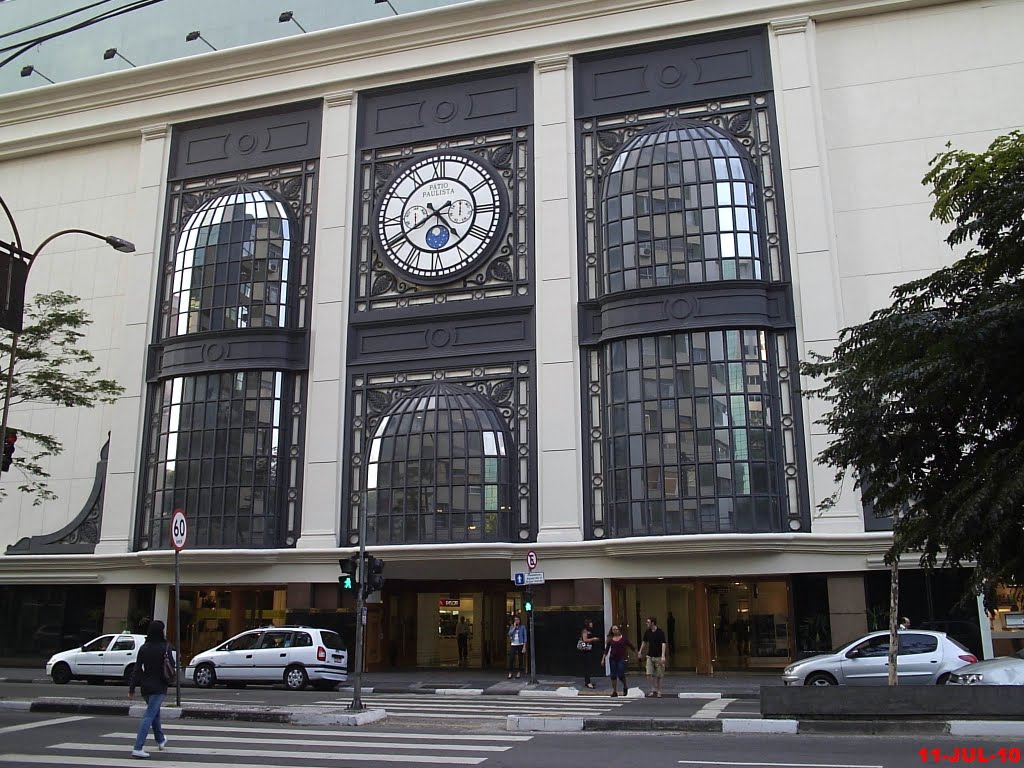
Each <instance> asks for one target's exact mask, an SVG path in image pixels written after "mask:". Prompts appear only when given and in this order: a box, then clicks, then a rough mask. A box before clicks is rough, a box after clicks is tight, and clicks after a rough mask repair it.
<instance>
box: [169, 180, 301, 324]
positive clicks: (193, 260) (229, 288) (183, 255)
mask: <svg viewBox="0 0 1024 768" xmlns="http://www.w3.org/2000/svg"><path fill="white" fill-rule="evenodd" d="M296 231H297V230H296V227H295V225H294V224H293V222H292V218H291V214H290V212H289V209H288V206H287V205H286V204H285V203H284V201H282V200H280V199H279V198H278V197H277V196H276V195H275V194H274V193H273V192H271V191H270V190H266V189H260V188H257V187H252V186H248V185H239V186H237V187H235V188H233V189H231V190H228V191H226V192H224V193H223V194H221V195H218V196H217V197H215V198H213V199H212V200H208V201H207V202H206V203H204V204H203V205H202V206H200V207H199V208H198V209H197V210H196V211H195V212H194V213H193V214H192V215H191V216H190V217H189V218H188V220H187V221H186V222H185V225H184V226H183V227H182V230H181V234H180V235H179V237H178V246H177V249H176V251H175V254H174V271H173V272H172V273H171V275H170V277H169V285H168V286H167V290H166V292H165V295H167V296H168V298H169V300H170V312H169V314H168V317H167V320H166V326H165V328H164V336H165V337H172V336H181V335H185V334H189V333H199V332H203V331H222V330H233V329H236V328H268V327H275V328H281V327H285V325H286V323H287V321H288V317H287V311H286V310H287V306H288V300H289V295H288V280H289V276H290V271H289V267H290V263H291V258H292V249H293V247H294V244H293V239H294V237H295V235H296Z"/></svg>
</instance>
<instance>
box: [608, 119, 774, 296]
mask: <svg viewBox="0 0 1024 768" xmlns="http://www.w3.org/2000/svg"><path fill="white" fill-rule="evenodd" d="M754 178H755V176H754V169H753V165H752V163H751V162H750V159H749V158H748V157H747V155H746V153H745V152H743V151H742V150H741V149H740V148H738V147H737V145H736V144H735V143H734V142H733V141H732V140H731V139H730V138H728V137H727V136H726V135H725V134H724V133H722V132H720V131H719V130H718V129H716V128H714V127H712V126H709V125H705V124H702V123H696V122H692V121H685V120H670V121H667V122H665V123H661V124H659V125H657V126H655V127H654V128H653V129H651V130H650V131H648V132H646V133H642V134H640V135H639V136H636V137H635V138H633V139H632V140H631V141H629V142H628V143H627V144H626V145H624V146H623V147H622V150H621V151H620V153H619V155H618V156H617V157H616V158H615V162H614V163H613V164H612V167H611V169H610V170H609V172H608V176H607V178H606V180H605V185H604V190H603V195H602V203H601V219H602V234H603V240H604V290H605V292H606V293H616V292H619V291H628V290H632V289H635V288H651V287H655V286H660V285H681V284H684V283H701V282H714V281H721V280H759V279H761V274H762V263H761V249H760V244H759V242H758V224H757V221H758V212H757V197H756V194H757V193H756V187H755V184H754Z"/></svg>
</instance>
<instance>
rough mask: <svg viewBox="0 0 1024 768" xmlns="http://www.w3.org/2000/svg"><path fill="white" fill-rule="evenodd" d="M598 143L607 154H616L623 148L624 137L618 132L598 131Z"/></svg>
mask: <svg viewBox="0 0 1024 768" xmlns="http://www.w3.org/2000/svg"><path fill="white" fill-rule="evenodd" d="M597 143H598V144H600V145H601V149H603V150H604V151H605V152H614V151H616V150H617V149H618V148H619V147H621V146H622V136H621V135H620V134H619V132H618V131H598V132H597Z"/></svg>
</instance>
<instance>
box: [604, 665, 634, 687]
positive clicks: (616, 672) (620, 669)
mask: <svg viewBox="0 0 1024 768" xmlns="http://www.w3.org/2000/svg"><path fill="white" fill-rule="evenodd" d="M608 666H609V668H610V670H611V678H612V687H614V686H615V681H616V680H621V681H622V692H623V693H625V692H626V691H628V690H629V689H628V688H627V687H626V660H625V659H623V660H622V661H609V662H608Z"/></svg>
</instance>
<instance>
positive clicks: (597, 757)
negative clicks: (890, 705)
mask: <svg viewBox="0 0 1024 768" xmlns="http://www.w3.org/2000/svg"><path fill="white" fill-rule="evenodd" d="M137 726H138V721H137V720H136V719H134V718H127V717H94V716H44V715H33V714H30V713H21V712H0V768H8V766H23V767H24V768H28V766H33V768H35V767H37V766H40V765H54V766H80V767H84V768H93V767H95V768H100V766H104V767H106V768H110V767H111V766H112V767H113V768H118V767H120V766H135V765H138V764H139V761H137V760H134V759H133V758H132V757H131V756H130V749H131V741H132V737H133V734H134V733H135V730H136V728H137ZM165 733H166V735H167V737H168V739H169V743H168V745H167V746H168V748H167V750H166V751H162V752H159V751H157V750H156V748H155V745H154V744H153V739H152V735H151V734H150V737H149V739H148V741H147V747H146V748H147V749H151V750H152V751H151V755H152V757H151V759H150V762H152V763H161V764H164V765H166V766H178V767H179V768H192V767H193V766H200V765H220V764H224V765H233V766H240V767H241V768H249V767H250V766H251V767H252V768H268V766H280V765H301V766H303V767H304V768H329V767H333V768H338V766H345V765H355V766H366V765H387V766H394V765H396V764H401V763H406V762H413V763H415V764H417V765H425V764H426V765H483V764H486V765H485V768H492V767H493V768H499V767H502V768H504V767H506V766H507V768H524V767H528V768H564V766H566V765H584V764H586V765H593V764H596V763H603V764H612V765H614V764H617V763H621V764H623V765H630V766H631V765H638V764H641V765H643V766H644V768H669V767H670V766H671V767H673V768H904V767H905V766H918V765H922V764H927V763H928V762H937V760H935V759H933V756H935V757H938V756H948V757H951V756H953V755H954V754H960V755H964V754H974V755H977V754H978V752H977V750H983V753H984V754H985V755H987V756H988V758H989V762H999V759H998V758H999V754H1000V753H999V750H1000V749H1006V750H1008V749H1010V748H1012V747H1018V748H1019V745H1016V744H1012V745H1011V744H1008V743H1007V742H1006V741H1005V740H998V739H962V738H955V737H910V738H905V737H900V738H889V737H878V736H872V737H836V736H809V735H800V736H777V735H776V736H760V735H759V736H753V735H751V736H745V735H744V736H739V735H724V734H660V733H615V734H608V733H577V734H537V735H532V734H510V733H508V732H506V731H503V730H501V729H500V728H497V727H492V728H488V729H482V728H481V727H480V726H479V725H474V724H461V723H458V722H454V721H446V722H443V723H432V724H427V727H424V725H423V724H421V723H416V724H410V723H409V722H401V723H394V724H392V723H387V724H374V725H373V726H370V727H362V728H339V727H332V728H323V727H320V728H312V727H311V728H300V727H296V726H280V725H258V724H235V723H224V722H205V721H198V720H196V721H193V720H189V721H188V722H182V721H168V723H166V725H165ZM921 750H928V752H926V753H925V758H924V759H923V758H922V753H921ZM932 750H937V751H936V752H933V751H932ZM969 750H975V751H974V752H969ZM1005 754H1007V755H1010V754H1011V753H1009V752H1007V753H1005ZM993 758H995V759H993ZM942 762H948V760H942ZM975 762H977V760H975ZM1003 764H1007V765H1012V764H1014V763H1013V762H1012V761H1011V760H1007V761H1005V763H1003ZM1016 764H1018V765H1019V764H1020V758H1019V755H1018V760H1017V763H1016Z"/></svg>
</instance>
